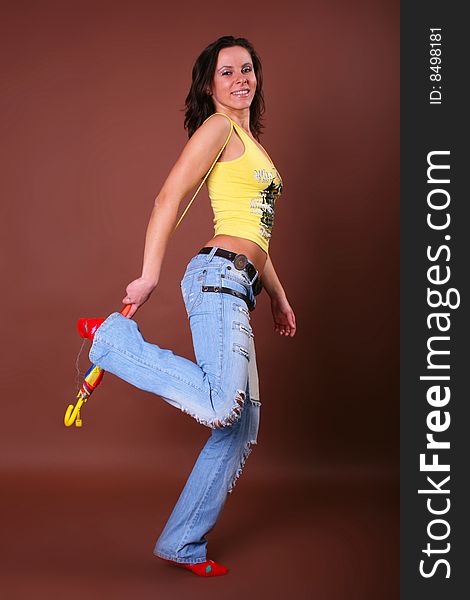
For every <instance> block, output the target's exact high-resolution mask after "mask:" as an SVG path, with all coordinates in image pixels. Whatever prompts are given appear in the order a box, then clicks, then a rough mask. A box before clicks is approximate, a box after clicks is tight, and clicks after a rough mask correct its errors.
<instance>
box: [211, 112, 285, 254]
mask: <svg viewBox="0 0 470 600" xmlns="http://www.w3.org/2000/svg"><path fill="white" fill-rule="evenodd" d="M214 114H216V115H218V114H220V115H222V114H223V115H224V116H225V117H227V118H228V119H229V120H230V123H231V128H230V134H231V133H232V131H233V128H235V130H236V132H237V133H238V135H239V136H240V139H241V140H242V142H243V145H244V146H245V151H244V153H243V154H242V155H241V156H240V157H238V158H235V159H233V160H228V161H223V162H216V163H215V165H214V167H213V169H212V171H211V173H210V175H209V177H208V178H207V181H206V183H207V189H208V191H209V197H210V199H211V205H212V210H213V211H214V234H215V235H217V234H227V235H235V236H238V237H243V238H246V239H248V240H252V241H253V242H256V243H257V244H258V245H259V246H260V247H261V248H262V249H263V250H264V251H265V252H266V253H267V252H268V247H269V240H270V238H271V234H272V229H273V224H274V209H275V204H276V200H277V199H278V198H279V196H280V195H281V192H282V179H281V176H280V174H279V172H278V171H277V169H276V167H275V166H274V164H273V162H272V160H271V158H270V157H269V155H268V154H267V152H266V151H263V150H261V149H260V147H259V146H258V145H257V144H256V143H255V142H254V141H253V140H252V139H251V138H250V136H249V135H248V134H247V133H246V132H245V131H244V130H243V128H242V127H240V126H239V125H238V124H237V123H235V121H233V120H232V119H231V118H230V117H229V116H228V115H225V114H224V113H214ZM211 117H212V115H211V116H210V117H208V118H209V119H210V118H211ZM206 121H207V119H206ZM204 122H205V121H204ZM230 134H229V136H230ZM227 139H228V138H227Z"/></svg>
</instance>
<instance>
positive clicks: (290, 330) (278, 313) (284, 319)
mask: <svg viewBox="0 0 470 600" xmlns="http://www.w3.org/2000/svg"><path fill="white" fill-rule="evenodd" d="M271 312H272V313H273V318H274V331H277V332H278V333H279V334H280V335H286V336H290V337H293V336H294V335H295V331H296V329H297V326H296V324H295V315H294V311H293V310H292V308H291V306H290V304H289V302H288V301H287V298H286V296H283V297H281V298H277V297H276V298H271Z"/></svg>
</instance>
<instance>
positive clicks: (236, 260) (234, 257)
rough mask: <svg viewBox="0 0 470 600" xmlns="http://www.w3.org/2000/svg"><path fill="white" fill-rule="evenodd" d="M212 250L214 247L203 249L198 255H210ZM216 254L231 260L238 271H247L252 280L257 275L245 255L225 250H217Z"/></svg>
mask: <svg viewBox="0 0 470 600" xmlns="http://www.w3.org/2000/svg"><path fill="white" fill-rule="evenodd" d="M211 250H212V246H205V247H204V248H201V249H200V250H199V252H198V254H209V252H210V251H211ZM214 254H215V256H222V257H223V258H228V259H229V260H231V261H232V262H233V264H234V267H235V268H236V269H237V270H238V271H246V274H247V275H248V277H249V278H250V280H251V279H253V277H254V276H255V275H256V273H257V271H256V269H255V267H254V266H253V265H252V264H251V263H249V262H248V258H247V257H246V256H245V255H244V254H237V253H236V252H231V251H230V250H224V249H223V248H217V250H216V251H215V253H214ZM256 279H257V280H258V279H259V277H257V278H256ZM253 285H254V284H253Z"/></svg>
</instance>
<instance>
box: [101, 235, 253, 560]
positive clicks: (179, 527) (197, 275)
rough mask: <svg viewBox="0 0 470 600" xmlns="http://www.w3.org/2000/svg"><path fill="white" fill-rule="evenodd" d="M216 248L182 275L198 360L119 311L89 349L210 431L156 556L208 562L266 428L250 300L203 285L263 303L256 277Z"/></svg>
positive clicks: (108, 368)
mask: <svg viewBox="0 0 470 600" xmlns="http://www.w3.org/2000/svg"><path fill="white" fill-rule="evenodd" d="M216 249H217V248H216V247H214V249H213V251H211V252H210V254H197V255H195V256H194V257H193V258H192V259H191V260H190V262H189V263H188V266H187V269H186V272H185V274H184V277H183V279H182V281H181V291H182V295H183V299H184V303H185V306H186V312H187V315H188V319H189V324H190V327H191V333H192V338H193V345H194V353H195V357H196V361H197V362H196V363H194V362H192V361H190V360H188V359H186V358H183V357H181V356H177V355H175V354H174V353H173V352H172V351H171V350H165V349H162V348H160V347H159V346H157V345H156V344H150V343H148V342H146V341H145V340H144V338H143V337H142V335H141V333H140V331H139V329H138V326H137V323H136V322H135V321H133V320H131V319H127V318H125V317H123V316H122V315H121V314H120V313H117V312H116V313H112V314H111V315H110V316H109V317H108V318H107V319H106V321H105V322H104V323H103V324H102V325H101V327H100V328H99V329H98V330H97V332H96V334H95V337H94V341H93V345H92V347H91V350H90V354H89V356H90V360H91V361H92V362H94V363H95V364H97V365H99V366H100V367H101V368H103V369H105V370H106V371H109V372H111V373H114V374H115V375H117V376H118V377H120V378H121V379H124V380H125V381H127V382H128V383H130V384H132V385H134V386H136V387H138V388H140V389H143V390H146V391H149V392H153V393H154V394H157V395H159V396H161V397H162V398H163V399H164V400H166V401H167V402H168V403H169V404H171V405H173V406H174V407H176V408H178V409H180V410H181V411H183V412H185V413H188V414H189V415H190V416H192V417H193V418H194V419H196V421H198V422H199V423H201V424H203V425H205V426H207V427H209V428H210V429H211V434H210V436H209V439H208V440H207V442H206V444H205V446H204V448H203V449H202V451H201V453H200V454H199V457H198V459H197V461H196V463H195V465H194V467H193V469H192V472H191V474H190V476H189V478H188V480H187V482H186V485H185V487H184V489H183V491H182V492H181V495H180V497H179V499H178V501H177V503H176V505H175V507H174V509H173V512H172V513H171V515H170V517H169V519H168V521H167V523H166V525H165V527H164V529H163V532H162V533H161V535H160V537H159V538H158V540H157V543H156V545H155V549H154V554H156V555H157V556H160V557H162V558H166V559H170V560H174V561H176V562H181V563H198V562H204V561H205V560H206V547H207V539H206V537H205V536H206V534H207V533H208V532H209V531H210V530H211V529H212V528H213V527H214V526H215V523H216V521H217V519H218V516H219V514H220V512H221V510H222V508H223V506H224V504H225V501H226V499H227V494H228V493H231V492H232V490H233V487H234V485H235V482H236V480H237V479H238V477H239V475H240V473H241V471H242V468H243V466H244V464H245V461H246V459H247V457H248V455H249V454H250V452H251V445H252V444H256V443H257V435H258V427H259V412H260V402H259V395H258V380H257V370H256V357H255V352H254V338H253V331H252V328H251V326H250V313H249V310H248V308H247V304H246V302H245V301H244V300H243V299H242V298H238V297H237V296H233V295H231V294H227V293H221V292H216V291H204V289H203V288H204V287H205V286H215V287H216V288H217V287H221V286H223V287H228V288H231V289H233V290H237V291H239V292H241V293H243V294H246V295H248V296H249V298H250V299H251V300H252V301H253V302H255V303H256V299H255V296H254V294H253V290H252V287H253V286H252V284H253V282H254V279H253V280H251V281H250V279H249V277H248V275H247V274H246V271H245V270H243V271H239V270H237V269H236V268H235V266H234V264H233V263H232V262H231V261H230V260H228V259H227V258H223V257H220V256H214V252H215V250H216ZM255 278H256V276H255ZM250 363H251V364H250ZM250 387H251V391H250Z"/></svg>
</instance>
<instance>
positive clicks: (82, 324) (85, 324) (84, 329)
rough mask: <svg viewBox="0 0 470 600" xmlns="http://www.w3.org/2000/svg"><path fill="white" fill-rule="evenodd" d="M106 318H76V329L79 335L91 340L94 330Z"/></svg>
mask: <svg viewBox="0 0 470 600" xmlns="http://www.w3.org/2000/svg"><path fill="white" fill-rule="evenodd" d="M105 320H106V319H78V321H77V329H78V333H79V335H80V337H82V338H88V339H89V340H92V341H93V338H94V337H95V333H96V330H97V329H98V327H100V325H101V324H102V323H103V321H105Z"/></svg>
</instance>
